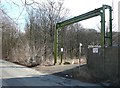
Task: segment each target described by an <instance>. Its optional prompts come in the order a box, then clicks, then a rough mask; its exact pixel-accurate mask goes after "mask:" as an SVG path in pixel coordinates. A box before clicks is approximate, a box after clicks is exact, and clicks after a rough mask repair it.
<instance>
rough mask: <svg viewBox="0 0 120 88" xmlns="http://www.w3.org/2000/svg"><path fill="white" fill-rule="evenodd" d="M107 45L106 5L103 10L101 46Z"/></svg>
mask: <svg viewBox="0 0 120 88" xmlns="http://www.w3.org/2000/svg"><path fill="white" fill-rule="evenodd" d="M104 45H105V6H104V5H103V8H102V10H101V47H104Z"/></svg>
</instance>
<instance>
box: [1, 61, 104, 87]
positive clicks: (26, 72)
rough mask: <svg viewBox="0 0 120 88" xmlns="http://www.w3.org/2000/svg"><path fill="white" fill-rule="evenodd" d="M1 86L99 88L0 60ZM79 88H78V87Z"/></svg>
mask: <svg viewBox="0 0 120 88" xmlns="http://www.w3.org/2000/svg"><path fill="white" fill-rule="evenodd" d="M0 71H2V74H1V75H0V80H2V86H16V88H17V87H18V86H74V87H75V86H76V87H77V88H89V87H95V88H96V87H99V88H103V87H101V86H100V85H98V84H92V83H84V82H80V81H78V80H72V79H67V78H63V77H58V76H55V75H51V74H47V73H41V72H38V71H36V70H34V69H31V68H27V67H25V66H20V65H16V64H14V63H11V62H7V61H4V60H0ZM78 86H80V87H78Z"/></svg>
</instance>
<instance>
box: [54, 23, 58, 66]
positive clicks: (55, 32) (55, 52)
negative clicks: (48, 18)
mask: <svg viewBox="0 0 120 88" xmlns="http://www.w3.org/2000/svg"><path fill="white" fill-rule="evenodd" d="M57 53H58V28H57V25H55V29H54V65H55V64H56V63H57Z"/></svg>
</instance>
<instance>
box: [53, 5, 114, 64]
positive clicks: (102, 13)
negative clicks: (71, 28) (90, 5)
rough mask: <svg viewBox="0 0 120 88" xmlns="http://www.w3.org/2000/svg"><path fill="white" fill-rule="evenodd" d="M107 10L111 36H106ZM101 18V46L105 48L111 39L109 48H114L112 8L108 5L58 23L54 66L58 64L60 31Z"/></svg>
mask: <svg viewBox="0 0 120 88" xmlns="http://www.w3.org/2000/svg"><path fill="white" fill-rule="evenodd" d="M105 9H109V16H110V18H109V28H110V31H109V36H107V37H106V36H105ZM99 15H100V16H101V46H102V47H104V46H105V42H106V40H105V39H106V38H108V39H109V46H112V8H111V6H108V5H103V6H102V7H101V8H98V9H95V10H93V11H90V12H87V13H85V14H82V15H79V16H76V17H73V18H71V19H68V20H65V21H63V22H59V23H56V27H55V30H54V65H55V64H56V63H57V55H58V30H59V28H62V27H64V26H67V25H70V24H73V23H76V22H79V21H82V20H86V19H89V18H92V17H95V16H99Z"/></svg>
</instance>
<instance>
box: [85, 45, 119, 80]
mask: <svg viewBox="0 0 120 88" xmlns="http://www.w3.org/2000/svg"><path fill="white" fill-rule="evenodd" d="M93 48H96V47H91V48H88V54H87V55H88V56H87V65H88V68H89V69H90V70H91V71H92V72H94V73H95V74H96V76H97V77H100V78H106V77H107V78H108V77H109V78H110V79H114V78H115V77H118V71H119V70H118V69H119V68H118V67H119V64H120V61H119V59H120V57H119V56H118V55H120V52H119V51H120V47H118V46H114V47H106V48H100V47H98V53H93Z"/></svg>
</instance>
